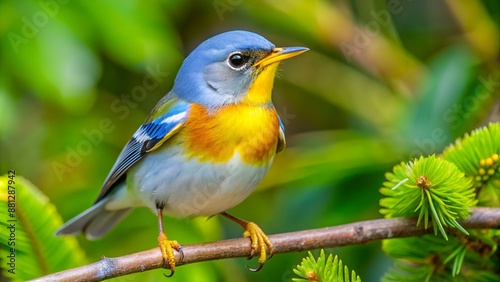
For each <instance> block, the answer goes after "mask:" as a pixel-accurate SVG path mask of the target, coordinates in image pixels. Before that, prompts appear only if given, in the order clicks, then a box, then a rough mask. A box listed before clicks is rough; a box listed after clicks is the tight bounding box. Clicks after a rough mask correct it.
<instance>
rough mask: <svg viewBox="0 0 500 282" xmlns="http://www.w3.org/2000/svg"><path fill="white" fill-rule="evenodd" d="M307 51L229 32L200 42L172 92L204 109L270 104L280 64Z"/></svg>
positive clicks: (186, 61)
mask: <svg viewBox="0 0 500 282" xmlns="http://www.w3.org/2000/svg"><path fill="white" fill-rule="evenodd" d="M307 50H308V49H307V48H303V47H290V48H277V47H275V46H274V44H272V43H271V42H269V41H268V40H267V39H265V38H264V37H262V36H260V35H258V34H256V33H252V32H248V31H230V32H225V33H222V34H219V35H216V36H214V37H212V38H209V39H207V40H206V41H204V42H203V43H201V44H200V45H199V46H198V47H196V49H194V50H193V52H191V54H189V56H188V57H187V58H186V59H185V60H184V62H183V64H182V66H181V68H180V70H179V72H178V74H177V77H176V79H175V84H174V88H173V92H174V93H175V95H177V96H178V97H180V98H182V99H185V100H188V101H191V102H194V103H198V104H201V105H204V106H207V107H218V106H221V105H226V104H237V103H250V104H266V103H270V102H271V90H272V86H273V82H274V76H275V73H276V69H277V67H278V64H279V62H280V61H282V60H284V59H288V58H291V57H294V56H296V55H299V54H301V53H303V52H305V51H307Z"/></svg>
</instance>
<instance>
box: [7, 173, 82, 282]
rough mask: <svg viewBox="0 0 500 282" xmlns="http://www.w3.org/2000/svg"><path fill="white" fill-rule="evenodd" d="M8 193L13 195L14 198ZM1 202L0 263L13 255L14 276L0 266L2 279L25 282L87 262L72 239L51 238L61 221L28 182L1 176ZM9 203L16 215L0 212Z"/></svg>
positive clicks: (45, 200) (53, 209)
mask: <svg viewBox="0 0 500 282" xmlns="http://www.w3.org/2000/svg"><path fill="white" fill-rule="evenodd" d="M8 191H15V194H13V193H9V192H8ZM9 196H10V197H9ZM12 196H13V197H14V198H13V197H12ZM0 200H1V202H2V208H1V209H0V215H1V219H2V220H1V223H0V228H1V229H2V232H1V233H0V234H1V235H0V242H1V244H2V248H1V249H0V256H1V257H2V260H3V259H5V258H6V257H8V256H9V255H10V254H11V253H12V252H14V253H15V265H13V266H12V268H14V269H15V270H14V271H13V272H15V273H12V272H8V270H9V269H12V268H11V266H9V268H3V267H4V265H5V263H2V269H3V275H5V276H6V277H9V278H10V279H12V281H26V280H28V279H32V278H35V277H39V276H42V275H46V274H49V273H53V272H57V271H61V270H64V269H69V268H73V267H77V266H80V265H82V264H84V263H85V262H86V259H85V257H84V254H83V252H82V250H81V249H80V247H79V246H78V244H77V241H76V239H75V238H73V237H65V238H60V237H58V238H56V237H54V232H55V230H56V229H57V227H59V226H60V225H61V224H62V223H63V221H62V219H61V217H60V216H59V214H58V213H57V211H56V208H55V206H54V205H53V204H52V203H50V201H49V199H48V198H47V197H46V196H45V195H44V194H43V193H42V192H40V191H39V190H38V189H37V188H36V187H35V186H34V185H33V184H32V183H31V182H29V181H28V180H26V179H25V178H23V177H21V176H17V175H16V176H14V174H10V175H4V176H1V177H0ZM9 200H10V201H9ZM12 200H15V202H14V203H15V207H14V209H15V211H12V210H10V211H8V210H7V209H6V208H3V207H5V206H7V202H8V201H9V202H10V203H12ZM12 224H13V225H14V228H12V227H13V226H12ZM4 230H9V231H10V232H9V233H7V232H4ZM9 239H11V240H9ZM9 243H10V244H9ZM9 262H10V259H9Z"/></svg>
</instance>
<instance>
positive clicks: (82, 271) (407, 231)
mask: <svg viewBox="0 0 500 282" xmlns="http://www.w3.org/2000/svg"><path fill="white" fill-rule="evenodd" d="M460 224H461V225H462V226H463V227H464V228H466V229H499V228H500V208H473V209H472V215H471V216H470V217H468V218H467V219H465V220H464V221H462V222H461V223H460ZM431 232H432V229H431V228H429V229H424V228H423V227H417V226H416V220H415V219H409V218H393V219H376V220H367V221H360V222H355V223H350V224H345V225H340V226H332V227H325V228H319V229H311V230H303V231H297V232H289V233H282V234H275V235H270V236H269V239H270V240H271V242H272V243H273V245H274V251H275V253H287V252H300V251H306V250H312V249H319V248H332V247H342V246H347V245H360V244H366V243H369V242H372V241H375V240H381V239H389V238H401V237H410V236H418V235H422V234H427V233H431ZM183 250H184V260H183V261H182V262H179V258H180V256H179V254H178V253H176V261H177V263H176V265H177V266H181V265H185V264H190V263H195V262H201V261H209V260H217V259H226V258H236V257H247V256H248V254H249V253H250V240H248V239H247V238H239V239H230V240H221V241H216V242H209V243H201V244H193V245H183ZM162 265H163V261H162V257H161V253H160V251H159V249H158V248H154V249H151V250H147V251H143V252H138V253H134V254H130V255H126V256H122V257H117V258H106V257H103V258H102V259H101V260H100V261H98V262H95V263H92V264H89V265H85V266H81V267H77V268H74V269H69V270H65V271H61V272H58V273H54V274H50V275H47V276H44V277H40V278H37V279H34V280H31V281H32V282H35V281H37V282H41V281H82V282H83V281H101V280H104V279H108V278H112V277H117V276H123V275H126V274H131V273H135V272H142V271H146V270H151V269H155V268H160V267H162Z"/></svg>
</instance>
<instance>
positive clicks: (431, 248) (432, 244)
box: [382, 230, 500, 282]
mask: <svg viewBox="0 0 500 282" xmlns="http://www.w3.org/2000/svg"><path fill="white" fill-rule="evenodd" d="M470 233H471V234H470V236H463V235H462V236H456V237H451V238H450V240H448V241H446V240H444V238H441V237H436V236H433V235H424V236H420V237H411V238H401V239H390V240H384V241H383V245H382V249H383V251H384V252H385V253H386V254H388V255H389V256H391V257H392V258H394V259H397V262H396V263H395V265H394V267H393V268H391V269H390V270H389V271H388V272H387V273H386V274H385V275H384V277H383V279H382V281H415V282H417V281H436V282H438V281H439V282H440V281H485V282H486V281H494V280H495V279H496V278H495V277H498V275H499V273H498V265H499V261H498V256H497V255H495V252H496V251H497V242H498V240H499V239H500V232H499V231H498V230H477V231H476V230H474V231H471V232H470ZM494 278H495V279H494Z"/></svg>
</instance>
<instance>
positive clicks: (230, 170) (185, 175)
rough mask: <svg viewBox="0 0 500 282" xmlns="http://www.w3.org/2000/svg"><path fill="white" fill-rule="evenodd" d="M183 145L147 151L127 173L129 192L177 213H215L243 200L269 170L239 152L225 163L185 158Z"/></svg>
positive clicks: (192, 214) (170, 213)
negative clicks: (242, 157)
mask: <svg viewBox="0 0 500 282" xmlns="http://www.w3.org/2000/svg"><path fill="white" fill-rule="evenodd" d="M181 149H182V147H181V146H180V145H179V146H170V147H167V148H165V149H163V150H159V151H157V152H152V153H150V154H148V155H147V156H146V157H145V158H144V159H143V160H141V161H140V162H139V163H137V164H136V165H134V167H132V168H131V169H130V170H129V172H128V174H127V190H128V191H127V192H132V193H134V194H136V195H137V196H138V198H140V200H141V204H142V205H145V206H147V207H149V208H151V209H152V210H154V211H156V206H157V204H158V203H163V204H164V213H165V214H169V215H172V216H177V217H189V216H198V215H207V216H210V215H214V214H217V213H220V212H222V211H225V210H228V209H230V208H232V207H234V206H236V205H237V204H239V203H241V202H242V201H243V200H244V199H245V198H247V197H248V196H249V195H250V193H252V192H253V190H254V189H255V187H256V186H257V185H258V184H259V183H260V181H261V180H262V178H263V177H264V175H265V174H266V173H267V171H268V169H269V167H270V165H271V163H272V160H271V161H270V162H269V164H267V165H265V166H254V165H248V164H246V163H244V162H243V161H242V160H241V158H240V156H239V155H238V154H235V155H234V156H233V157H232V159H231V160H229V161H228V162H227V163H224V164H218V163H209V162H199V161H198V160H197V159H194V158H191V159H186V158H185V157H184V156H183V155H182V153H181V152H180V151H181Z"/></svg>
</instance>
